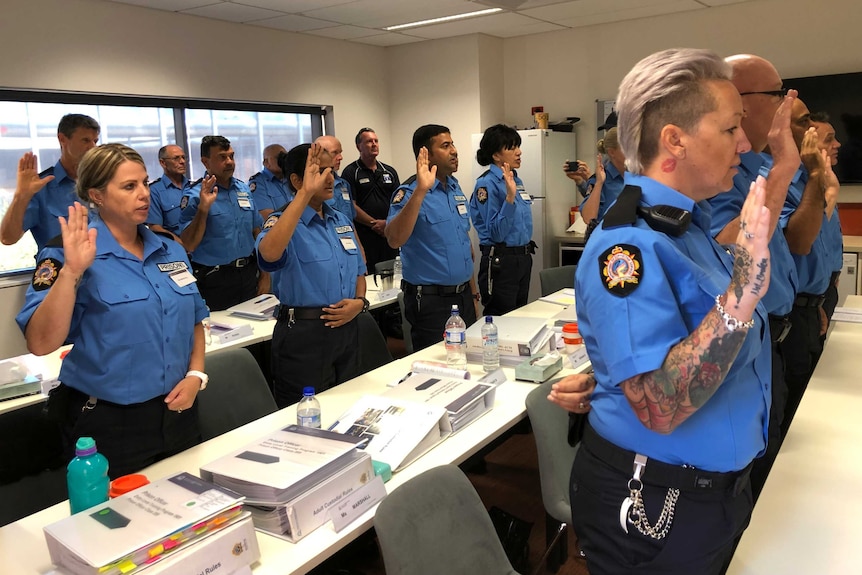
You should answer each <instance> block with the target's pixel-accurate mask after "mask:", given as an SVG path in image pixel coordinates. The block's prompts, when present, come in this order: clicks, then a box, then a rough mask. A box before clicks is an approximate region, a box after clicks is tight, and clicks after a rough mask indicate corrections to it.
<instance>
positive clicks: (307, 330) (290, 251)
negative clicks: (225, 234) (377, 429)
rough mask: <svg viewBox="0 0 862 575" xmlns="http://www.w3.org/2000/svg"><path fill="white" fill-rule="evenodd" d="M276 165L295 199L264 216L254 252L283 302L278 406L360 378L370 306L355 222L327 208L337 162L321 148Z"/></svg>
mask: <svg viewBox="0 0 862 575" xmlns="http://www.w3.org/2000/svg"><path fill="white" fill-rule="evenodd" d="M279 163H280V164H281V165H282V169H283V171H284V175H285V177H287V180H288V184H289V185H290V188H291V190H292V191H293V192H294V193H295V196H294V198H293V200H292V201H291V202H290V203H289V204H287V205H286V206H285V207H284V208H283V209H282V210H278V211H275V212H273V213H272V214H271V215H270V216H269V217H268V218H267V220H266V222H265V223H264V225H263V231H262V232H261V233H260V235H258V237H257V245H256V248H257V258H258V263H259V265H260V269H262V270H264V271H269V272H272V286H273V291H274V293H275V295H276V296H277V297H278V299H279V301H281V306H279V312H278V322H277V323H276V324H275V330H274V331H273V334H272V374H273V379H274V386H273V394H274V395H275V401H276V403H277V404H278V406H279V407H285V406H287V405H290V404H292V403H296V402H297V401H299V400H300V399H301V398H302V388H303V387H305V386H312V387H314V388H315V390H316V391H317V392H318V393H319V392H321V391H323V390H325V389H328V388H330V387H332V386H334V385H337V384H339V383H342V382H344V381H347V380H348V379H350V378H352V377H354V376H355V375H356V374H357V371H358V369H359V328H358V326H357V322H355V321H353V320H354V319H355V318H356V316H357V315H359V314H360V313H363V312H366V311H368V300H367V299H365V263H364V262H363V259H362V253H361V252H360V249H359V242H358V241H357V239H356V232H355V231H354V229H353V223H352V222H351V220H350V219H349V218H348V217H347V216H345V215H344V214H342V213H341V212H339V211H337V210H335V209H333V208H332V207H330V206H329V205H327V204H326V203H325V201H326V200H328V199H329V198H331V197H332V190H333V185H334V177H333V175H332V165H333V158H332V157H331V156H330V155H329V154H328V153H327V152H326V151H325V150H324V149H323V147H322V146H321V145H320V144H313V145H309V144H302V145H300V146H296V147H295V148H293V149H292V150H290V151H289V152H288V153H287V155H286V156H282V157H281V158H280V160H279Z"/></svg>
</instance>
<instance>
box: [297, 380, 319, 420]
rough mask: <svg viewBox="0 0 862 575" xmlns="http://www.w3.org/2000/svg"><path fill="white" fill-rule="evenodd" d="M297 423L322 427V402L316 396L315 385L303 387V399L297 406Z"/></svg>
mask: <svg viewBox="0 0 862 575" xmlns="http://www.w3.org/2000/svg"><path fill="white" fill-rule="evenodd" d="M296 424H297V425H298V426H300V427H314V428H315V429H320V402H319V401H317V398H316V397H315V396H314V388H313V387H305V388H303V389H302V399H300V400H299V403H298V404H297V406H296Z"/></svg>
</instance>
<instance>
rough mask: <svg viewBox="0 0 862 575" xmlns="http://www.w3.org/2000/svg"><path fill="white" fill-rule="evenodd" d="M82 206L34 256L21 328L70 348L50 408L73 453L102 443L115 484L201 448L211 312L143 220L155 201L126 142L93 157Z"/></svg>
mask: <svg viewBox="0 0 862 575" xmlns="http://www.w3.org/2000/svg"><path fill="white" fill-rule="evenodd" d="M77 193H78V196H79V197H80V198H81V200H82V201H83V202H86V203H88V204H90V205H92V206H93V207H94V214H95V215H94V217H93V221H92V222H91V223H89V224H88V215H87V209H86V208H85V207H83V206H82V205H81V204H79V203H77V202H76V203H75V205H74V206H71V207H70V208H69V216H68V219H66V218H62V217H61V218H60V228H61V230H62V235H61V237H58V238H55V239H54V240H52V241H51V242H49V243H48V245H46V247H45V248H44V249H43V250H42V251H41V252H40V253H39V257H38V263H37V264H36V271H35V273H34V275H33V281H32V283H31V285H30V287H29V288H28V290H27V295H26V301H25V303H24V308H23V309H22V310H21V312H20V313H19V314H18V317H17V321H18V325H19V326H20V327H21V329H22V331H23V332H24V335H25V337H26V340H27V347H28V349H29V350H30V351H31V352H33V353H34V354H36V355H44V354H47V353H51V352H52V351H54V350H56V349H57V348H58V347H60V346H61V345H63V344H64V343H66V342H70V343H73V344H74V346H73V347H72V350H71V351H70V352H69V354H68V355H67V356H66V358H65V359H64V360H63V365H62V367H61V368H60V381H61V382H62V384H61V385H60V386H59V387H58V388H57V389H55V390H54V391H52V392H51V395H50V397H49V399H48V405H49V411H50V413H52V414H55V415H56V416H57V417H58V418H59V419H60V420H61V423H62V427H63V431H64V439H65V440H66V454H67V456H68V457H69V458H71V457H72V455H73V451H74V442H75V440H76V439H77V438H78V437H81V436H91V437H93V438H95V440H96V444H97V445H98V448H99V451H100V452H102V453H103V454H104V455H105V456H106V457H107V458H108V463H109V465H110V470H109V474H110V476H111V477H112V478H116V477H119V476H121V475H125V474H127V473H132V472H135V471H138V470H140V469H141V468H143V467H146V466H147V465H150V464H151V463H154V462H155V461H158V460H159V459H162V458H164V457H167V456H169V455H172V454H174V453H177V452H179V451H181V450H183V449H186V448H187V447H190V446H192V445H194V444H195V443H197V442H199V441H200V433H199V431H198V426H197V411H196V407H195V397H196V396H197V393H198V391H199V390H200V389H203V387H204V385H205V383H206V375H205V374H204V373H203V371H202V370H203V367H204V337H203V327H202V326H201V323H200V322H201V320H202V319H203V318H204V317H206V315H207V310H206V306H205V305H204V302H203V300H202V299H201V297H200V294H199V293H198V290H197V287H196V286H195V283H194V277H193V276H192V275H191V268H190V265H189V262H188V259H187V257H186V253H185V250H184V249H183V248H182V247H181V246H180V245H179V244H177V243H176V242H175V241H173V240H169V239H166V238H163V237H160V236H157V235H156V234H154V233H153V232H151V231H150V230H149V229H147V227H146V226H145V225H144V222H146V221H147V214H148V210H149V206H150V194H149V189H148V187H147V170H146V167H145V165H144V161H143V159H142V158H141V156H140V155H139V154H138V153H137V152H136V151H134V150H133V149H131V148H129V147H126V146H124V145H122V144H106V145H104V146H100V147H98V148H94V149H92V150H90V151H89V152H87V154H86V155H85V156H84V158H83V159H82V160H81V164H80V166H79V167H78V182H77Z"/></svg>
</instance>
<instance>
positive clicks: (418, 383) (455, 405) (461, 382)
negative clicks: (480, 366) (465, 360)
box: [384, 373, 497, 433]
mask: <svg viewBox="0 0 862 575" xmlns="http://www.w3.org/2000/svg"><path fill="white" fill-rule="evenodd" d="M496 390H497V386H496V385H493V384H491V383H483V382H481V381H468V380H466V379H458V378H455V377H444V376H437V375H428V374H421V373H420V374H413V375H411V376H410V377H408V378H407V379H406V380H404V381H403V382H401V383H400V384H399V385H397V386H396V387H394V388H392V389H389V390H387V391H386V393H385V394H384V397H395V398H401V399H405V400H407V401H412V402H416V403H424V404H426V405H436V406H440V407H443V408H444V409H446V414H447V415H448V417H449V423H450V425H451V426H452V433H457V432H458V431H460V430H461V429H462V428H463V427H464V426H466V425H468V424H469V423H471V422H472V421H474V420H475V419H477V418H478V417H479V416H481V415H483V414H485V413H487V412H488V411H490V410H491V409H492V408H493V407H494V396H495V395H496Z"/></svg>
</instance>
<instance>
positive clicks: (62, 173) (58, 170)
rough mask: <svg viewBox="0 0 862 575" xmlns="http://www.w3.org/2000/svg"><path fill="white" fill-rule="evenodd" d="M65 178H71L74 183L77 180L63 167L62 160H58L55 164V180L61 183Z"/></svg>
mask: <svg viewBox="0 0 862 575" xmlns="http://www.w3.org/2000/svg"><path fill="white" fill-rule="evenodd" d="M63 180H69V181H70V182H73V183H74V182H75V180H73V179H72V178H70V177H69V174H68V172H66V168H64V167H63V164H62V163H61V162H60V160H57V163H56V164H54V182H55V183H57V184H59V183H60V182H62V181H63Z"/></svg>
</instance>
